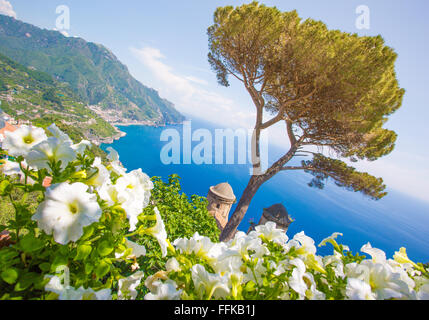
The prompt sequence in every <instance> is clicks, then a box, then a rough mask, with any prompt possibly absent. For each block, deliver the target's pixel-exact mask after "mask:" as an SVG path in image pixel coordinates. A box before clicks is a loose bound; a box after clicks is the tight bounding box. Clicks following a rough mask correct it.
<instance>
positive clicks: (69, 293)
mask: <svg viewBox="0 0 429 320" xmlns="http://www.w3.org/2000/svg"><path fill="white" fill-rule="evenodd" d="M46 278H49V279H50V280H49V282H48V283H47V284H46V286H45V291H50V292H53V293H55V294H57V295H58V299H59V300H112V295H111V291H110V289H102V290H99V291H94V290H93V289H91V288H88V289H85V288H84V287H80V288H78V289H75V288H73V287H71V286H68V285H67V286H66V285H63V284H62V283H61V279H60V278H59V277H58V276H51V275H47V276H46Z"/></svg>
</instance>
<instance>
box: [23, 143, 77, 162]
mask: <svg viewBox="0 0 429 320" xmlns="http://www.w3.org/2000/svg"><path fill="white" fill-rule="evenodd" d="M26 159H27V162H28V164H29V165H30V166H32V167H34V168H36V169H44V168H46V169H49V163H50V162H51V161H56V162H58V161H61V168H62V169H64V168H65V167H67V165H68V164H69V162H71V161H73V160H75V159H76V152H75V151H74V150H73V149H72V148H71V146H70V145H69V144H67V143H62V142H61V140H58V139H57V138H55V137H50V138H48V139H47V140H44V141H42V142H41V143H39V144H37V145H35V146H34V147H33V148H32V149H31V150H30V152H29V153H28V155H27V157H26Z"/></svg>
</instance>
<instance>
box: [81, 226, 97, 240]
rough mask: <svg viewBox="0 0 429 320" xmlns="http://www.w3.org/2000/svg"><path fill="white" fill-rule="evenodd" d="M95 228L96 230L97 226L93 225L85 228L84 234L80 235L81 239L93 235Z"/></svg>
mask: <svg viewBox="0 0 429 320" xmlns="http://www.w3.org/2000/svg"><path fill="white" fill-rule="evenodd" d="M94 230H95V228H94V226H93V225H90V226H87V227H85V228H83V235H82V237H80V240H86V239H88V238H89V237H90V236H92V235H93V234H94Z"/></svg>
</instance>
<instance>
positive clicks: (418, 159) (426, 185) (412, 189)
mask: <svg viewBox="0 0 429 320" xmlns="http://www.w3.org/2000/svg"><path fill="white" fill-rule="evenodd" d="M353 166H354V167H356V168H357V169H358V170H360V171H365V172H368V173H370V174H372V175H375V176H377V177H382V178H383V180H384V183H385V184H386V185H387V186H388V187H389V188H392V189H395V190H397V191H400V192H402V193H405V194H407V195H410V196H412V197H415V198H418V199H420V200H423V201H425V202H429V194H428V190H429V168H428V166H427V157H424V156H420V155H417V154H408V153H404V152H401V151H400V150H394V151H393V152H392V154H391V155H389V156H388V157H385V158H381V159H379V160H377V161H374V162H369V161H362V162H358V163H355V164H353Z"/></svg>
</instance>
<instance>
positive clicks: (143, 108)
mask: <svg viewBox="0 0 429 320" xmlns="http://www.w3.org/2000/svg"><path fill="white" fill-rule="evenodd" d="M0 53H2V54H4V55H6V56H8V57H10V58H12V59H14V60H15V61H17V62H19V63H21V64H23V65H25V66H27V67H33V68H35V69H36V70H40V71H43V72H46V73H48V74H50V75H52V76H53V77H55V79H56V80H58V81H62V82H67V83H69V84H70V86H71V88H72V89H73V91H74V92H75V93H76V94H77V95H79V97H80V98H81V99H82V101H83V102H85V103H87V104H90V105H100V106H101V108H102V109H104V110H109V111H111V110H113V111H115V112H116V114H117V118H118V119H120V118H122V120H123V121H124V122H127V121H130V120H134V121H150V122H152V123H155V124H158V125H163V124H167V123H178V122H181V121H183V120H184V117H183V116H182V115H181V114H180V113H179V112H178V111H177V110H176V109H175V108H174V105H173V104H172V103H171V102H169V101H167V100H165V99H162V98H161V97H160V96H159V94H158V93H157V92H156V91H155V90H153V89H150V88H148V87H146V86H144V85H142V84H141V83H140V82H138V81H137V80H136V79H134V78H133V77H132V76H131V75H130V73H129V71H128V69H127V67H126V66H125V65H123V64H122V63H121V62H120V61H119V60H118V59H117V58H116V57H115V55H114V54H113V53H112V52H111V51H110V50H108V49H107V48H105V47H104V46H102V45H99V44H95V43H91V42H86V41H85V40H83V39H81V38H73V37H65V36H63V35H62V34H61V33H59V32H57V31H51V30H45V29H40V28H38V27H35V26H33V25H30V24H27V23H23V22H21V21H19V20H16V19H14V18H11V17H7V16H4V15H0ZM115 122H117V121H115Z"/></svg>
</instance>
